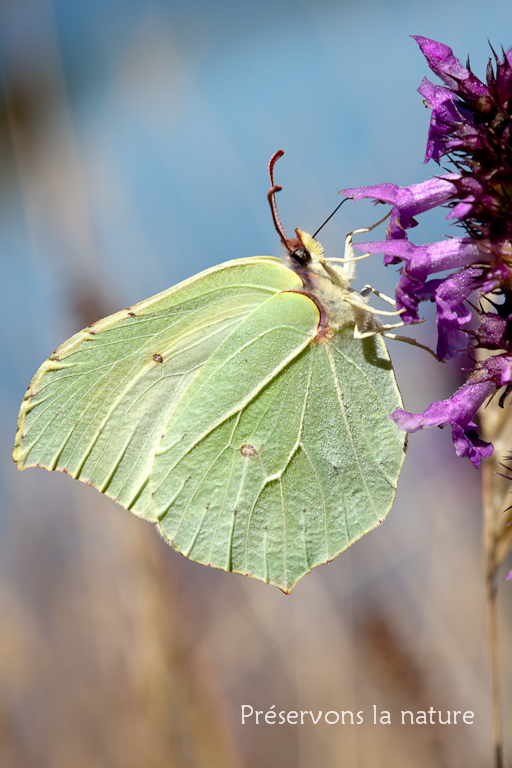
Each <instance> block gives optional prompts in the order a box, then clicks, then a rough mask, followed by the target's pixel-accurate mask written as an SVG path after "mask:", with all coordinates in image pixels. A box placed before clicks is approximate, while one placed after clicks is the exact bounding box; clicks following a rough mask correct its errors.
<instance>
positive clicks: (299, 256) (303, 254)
mask: <svg viewBox="0 0 512 768" xmlns="http://www.w3.org/2000/svg"><path fill="white" fill-rule="evenodd" d="M291 258H292V259H294V260H295V261H297V262H298V263H299V264H309V263H310V261H311V254H310V252H309V251H308V250H306V248H296V249H295V250H294V252H293V253H292V254H291Z"/></svg>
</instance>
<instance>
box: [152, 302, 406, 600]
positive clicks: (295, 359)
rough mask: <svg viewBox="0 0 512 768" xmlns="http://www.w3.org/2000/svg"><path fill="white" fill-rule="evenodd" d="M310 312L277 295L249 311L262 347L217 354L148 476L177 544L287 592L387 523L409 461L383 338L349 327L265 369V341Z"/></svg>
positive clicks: (165, 529)
mask: <svg viewBox="0 0 512 768" xmlns="http://www.w3.org/2000/svg"><path fill="white" fill-rule="evenodd" d="M308 301H309V300H308V299H305V297H303V296H299V295H298V294H293V293H284V294H281V295H280V296H277V297H275V298H273V299H272V301H271V302H268V303H267V304H266V305H265V307H261V308H260V310H259V311H258V312H257V313H255V314H254V316H253V317H252V318H251V321H252V322H254V323H255V324H257V331H256V329H255V327H253V328H252V329H251V332H250V334H249V337H250V338H251V339H256V338H258V339H260V340H262V339H264V338H265V337H266V338H267V342H265V343H264V346H263V348H262V350H261V352H260V351H259V349H258V345H257V343H256V342H254V348H253V349H252V351H249V347H248V346H247V345H246V343H245V341H246V338H245V337H244V336H243V335H242V332H243V333H245V331H246V330H247V329H246V328H242V327H241V328H240V329H237V332H236V333H235V334H233V337H232V338H231V339H230V340H229V343H226V344H225V345H224V346H223V347H220V348H219V350H218V352H217V353H216V355H215V356H214V358H212V360H211V361H209V362H208V364H207V366H205V368H204V369H203V370H202V371H201V374H199V375H198V376H197V378H196V379H195V381H194V384H193V386H192V387H191V388H190V390H189V392H188V393H187V400H184V401H183V402H182V403H181V404H180V405H181V410H177V411H176V412H175V414H174V415H173V418H172V419H171V422H170V423H169V424H168V425H167V428H166V432H165V435H164V436H163V438H162V441H161V443H160V445H159V447H158V449H157V452H156V456H155V461H154V464H153V469H152V473H151V487H152V491H153V495H154V500H155V506H156V509H157V515H158V517H159V520H160V530H161V532H162V534H163V535H164V537H165V538H167V539H168V540H169V541H170V542H171V543H172V544H173V546H174V547H176V548H177V549H179V550H180V551H181V552H183V553H184V554H186V555H187V556H188V557H190V558H192V559H193V560H196V561H198V562H202V563H205V564H208V565H213V566H216V567H220V568H224V569H225V570H232V571H236V572H238V573H244V574H247V575H250V576H254V577H256V578H259V579H262V580H263V581H266V582H270V583H271V584H274V585H276V586H278V587H280V588H281V589H282V590H283V591H285V592H290V591H291V590H292V588H293V586H294V585H295V583H296V582H297V581H298V580H299V579H300V578H301V577H302V576H303V575H304V574H305V573H307V572H308V571H310V570H311V568H313V567H314V566H315V565H318V564H320V563H325V562H327V561H329V560H331V559H332V558H334V557H335V556H336V555H337V554H339V552H341V551H342V550H344V549H346V548H347V547H348V546H350V544H352V543H353V542H354V541H355V540H356V539H358V538H360V537H361V536H362V535H363V534H364V533H366V532H367V531H369V530H371V529H372V528H373V527H375V526H376V525H378V524H379V523H380V522H381V521H382V520H383V519H384V517H385V516H386V514H387V512H388V510H389V508H390V507H391V504H392V502H393V499H394V496H395V491H396V485H397V479H398V475H399V472H400V468H401V466H402V462H403V458H404V439H405V436H404V433H403V432H402V431H401V430H400V429H398V428H397V427H396V425H395V424H394V423H393V422H392V421H391V420H390V419H389V413H390V412H391V411H392V410H393V409H394V408H395V407H397V406H398V405H399V404H400V402H401V400H400V395H399V392H398V389H397V386H396V383H395V380H394V375H393V371H392V368H391V363H390V360H389V357H388V355H387V350H386V347H385V344H384V342H383V340H382V339H381V338H379V337H373V338H370V339H366V340H364V341H358V340H355V339H354V338H353V329H351V328H346V329H344V330H343V331H342V332H340V333H338V334H336V336H335V337H334V338H333V339H331V340H329V341H327V340H323V341H319V340H314V339H312V340H311V341H310V342H309V343H307V344H306V345H305V346H304V347H303V348H302V350H301V351H300V352H299V353H298V354H294V355H293V356H288V357H287V356H286V355H285V354H284V351H283V350H281V349H279V351H278V354H277V356H276V359H275V360H274V361H272V359H271V358H272V355H271V354H270V350H271V349H272V344H270V343H269V339H268V335H267V334H269V333H270V332H271V329H273V330H274V333H275V335H273V342H272V343H274V344H275V343H277V340H278V338H279V337H280V336H281V335H283V338H282V339H281V340H280V341H281V342H282V341H283V340H284V338H285V336H286V334H284V331H283V324H285V319H286V318H290V317H293V319H294V324H295V323H297V328H296V329H294V331H293V333H296V332H297V329H298V327H300V325H301V323H299V322H298V318H299V317H301V316H302V317H303V318H304V319H305V318H306V317H307V315H308V313H309V311H310V310H311V309H312V308H313V303H312V302H310V306H309V307H308V304H307V302H308ZM270 304H272V314H269V309H270ZM306 325H307V324H306ZM278 328H280V331H278ZM226 361H229V362H228V365H229V370H227V368H225V367H224V363H225V362H226ZM254 366H255V367H256V369H257V372H256V369H255V367H254ZM230 389H231V390H236V394H235V392H234V391H230ZM224 397H225V398H226V402H227V403H229V406H230V407H229V408H227V407H225V406H223V405H221V404H220V403H219V398H220V400H221V401H222V399H223V398H224ZM220 414H222V415H220Z"/></svg>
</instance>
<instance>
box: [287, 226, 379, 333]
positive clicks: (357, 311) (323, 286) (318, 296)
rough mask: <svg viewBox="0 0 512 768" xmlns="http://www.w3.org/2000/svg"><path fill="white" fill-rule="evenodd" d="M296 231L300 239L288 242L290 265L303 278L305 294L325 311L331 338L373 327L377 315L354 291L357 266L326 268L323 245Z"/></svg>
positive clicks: (330, 265)
mask: <svg viewBox="0 0 512 768" xmlns="http://www.w3.org/2000/svg"><path fill="white" fill-rule="evenodd" d="M295 231H296V233H297V238H296V239H294V240H287V241H286V247H287V251H288V254H287V256H286V257H285V260H286V265H287V266H288V267H290V268H291V269H293V271H294V272H296V273H297V274H298V275H299V276H300V278H301V279H302V282H303V283H304V288H305V291H306V292H307V293H310V294H312V295H313V296H314V298H315V300H316V301H318V302H319V303H320V304H321V306H322V308H323V309H324V310H325V314H326V316H327V318H328V320H327V325H328V328H329V330H330V331H331V334H334V333H337V332H338V331H340V330H341V329H342V328H345V327H347V326H353V325H356V323H358V324H359V326H364V327H367V328H370V327H373V325H374V318H373V315H371V314H370V313H369V312H368V310H367V309H366V304H367V301H368V299H367V298H366V297H365V296H361V294H360V293H358V292H357V291H355V290H354V289H353V288H351V287H350V286H351V283H352V280H353V279H354V277H355V267H354V265H353V264H346V265H342V264H332V263H331V264H326V261H325V255H324V249H323V246H322V245H321V243H319V242H318V240H315V238H314V237H312V236H311V235H309V234H308V233H307V232H304V231H303V230H301V229H296V230H295Z"/></svg>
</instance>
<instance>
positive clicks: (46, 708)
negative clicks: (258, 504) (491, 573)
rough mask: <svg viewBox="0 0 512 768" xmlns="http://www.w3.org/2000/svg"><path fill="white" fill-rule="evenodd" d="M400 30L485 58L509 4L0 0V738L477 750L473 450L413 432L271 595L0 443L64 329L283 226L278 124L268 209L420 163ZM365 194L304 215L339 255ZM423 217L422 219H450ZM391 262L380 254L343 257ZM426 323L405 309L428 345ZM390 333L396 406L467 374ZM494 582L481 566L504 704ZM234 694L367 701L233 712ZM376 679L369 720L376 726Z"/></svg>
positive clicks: (416, 177) (482, 741)
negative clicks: (337, 539)
mask: <svg viewBox="0 0 512 768" xmlns="http://www.w3.org/2000/svg"><path fill="white" fill-rule="evenodd" d="M411 34H420V35H423V36H426V37H433V38H434V39H437V40H440V41H441V42H445V43H447V44H448V45H450V46H452V47H453V49H454V52H455V54H456V55H457V56H458V57H459V58H460V59H461V60H462V61H463V62H465V60H466V57H467V55H468V54H469V55H470V56H471V64H472V68H473V70H474V71H475V72H476V73H477V74H478V75H480V76H481V77H483V76H484V73H485V66H486V63H487V60H488V58H489V55H490V50H489V47H488V42H487V40H490V41H491V43H492V44H493V46H494V47H495V48H496V49H497V50H499V48H500V46H501V45H503V46H504V47H505V48H508V47H510V46H511V45H512V6H511V5H510V3H509V2H508V0H488V2H486V3H481V2H479V0H464V2H462V0H453V1H452V2H451V3H449V4H446V3H445V2H444V0H431V1H430V2H429V3H428V5H427V4H425V3H410V2H406V0H388V1H387V2H383V1H381V2H379V0H373V1H372V0H364V1H363V2H360V3H357V4H355V3H352V2H339V1H338V2H335V0H301V1H297V0H272V1H270V0H259V2H258V3H249V2H244V0H218V1H217V2H216V3H211V2H207V0H187V2H183V1H181V0H174V1H173V0H167V1H166V0H154V1H151V0H145V1H143V0H122V2H121V1H116V0H87V2H79V1H78V0H54V1H53V2H52V1H51V0H2V2H1V3H0V76H1V81H0V84H1V104H0V165H1V173H0V240H1V255H0V258H1V261H2V271H3V281H2V282H3V286H4V289H3V292H2V301H1V306H0V312H1V323H2V329H3V332H2V335H1V338H0V344H1V350H0V355H1V357H0V359H1V363H0V366H1V381H0V386H1V398H0V423H1V438H2V439H1V497H0V503H1V515H0V534H1V535H0V554H1V558H0V616H1V620H0V763H1V765H2V766H6V768H25V766H27V767H28V766H30V767H31V768H33V767H34V766H36V767H37V768H50V767H51V768H70V766H72V767H73V768H82V766H83V767H84V768H86V767H87V768H91V767H94V768H117V767H118V766H119V768H121V766H122V768H132V766H133V768H135V767H137V768H141V767H144V766H159V767H160V766H161V767H162V768H174V767H175V766H176V767H177V768H203V766H204V767H205V768H206V767H208V768H215V767H216V766H219V768H220V767H221V766H222V768H240V767H241V766H244V767H245V766H247V768H259V766H262V765H279V766H280V768H292V767H293V768H313V767H314V768H316V767H317V766H320V765H321V766H326V767H327V768H331V766H333V767H335V766H342V765H343V766H347V767H348V766H360V767H362V766H367V765H371V766H373V768H379V766H384V765H386V766H389V765H393V766H395V767H396V768H400V767H401V766H410V765H415V766H418V767H419V768H427V767H430V766H432V767H434V766H435V767H436V768H443V767H444V766H450V768H457V767H458V766H461V767H462V766H464V768H473V767H476V766H478V767H479V768H480V767H481V766H484V765H490V764H491V712H490V693H489V687H490V684H489V664H488V648H487V638H486V615H485V600H484V587H483V579H482V564H481V554H480V552H481V544H480V515H481V510H480V487H479V474H478V473H477V472H476V471H475V470H474V469H473V467H472V466H471V465H470V463H469V461H467V460H461V459H457V458H456V457H455V453H454V450H453V447H452V444H451V439H450V434H449V432H450V430H444V431H442V432H441V431H439V430H435V431H432V432H431V433H428V432H427V433H425V434H422V433H419V434H416V435H413V436H412V437H411V439H410V443H409V451H408V456H407V460H406V462H405V468H404V470H403V473H402V476H401V479H400V482H399V489H398V495H397V500H396V503H395V505H394V507H393V509H392V511H391V513H390V515H389V517H388V520H387V521H386V524H385V525H383V526H382V527H380V528H379V529H378V530H376V531H374V532H373V533H371V534H369V535H368V536H366V537H364V538H363V539H362V540H361V541H359V542H357V543H356V544H355V545H354V546H353V547H352V549H350V550H349V551H347V552H346V553H344V554H342V555H341V556H340V557H339V558H338V559H336V560H335V561H333V562H332V563H331V564H329V565H328V566H321V567H319V568H317V569H315V570H314V571H313V572H312V573H311V574H310V575H309V576H307V577H305V578H304V579H303V580H302V581H301V582H300V583H299V585H298V586H297V587H296V589H295V591H294V592H293V594H292V595H291V596H289V597H286V596H284V595H283V594H281V593H280V592H279V591H278V590H276V589H275V588H271V587H269V586H266V585H264V584H261V583H259V582H256V581H251V580H249V579H246V578H244V577H241V576H235V575H232V574H226V573H223V572H220V571H214V570H213V569H207V568H205V567H203V566H200V565H197V564H194V563H191V562H189V561H187V560H186V559H185V558H184V557H182V556H181V555H179V554H177V553H176V552H174V551H172V550H171V549H170V548H169V547H167V546H166V545H165V544H164V543H163V542H162V541H161V540H160V538H159V536H158V534H157V532H156V531H155V530H154V528H153V527H152V526H150V525H149V524H148V523H145V522H143V521H141V520H139V519H137V518H135V517H133V516H131V515H130V514H129V513H128V512H126V511H125V510H123V509H121V508H119V507H116V505H115V504H114V503H112V502H110V501H108V500H107V499H105V498H103V497H102V496H101V495H100V494H99V493H97V492H96V491H94V490H93V489H91V488H88V487H85V486H82V485H81V484H80V483H75V482H73V481H72V480H70V478H68V477H65V476H62V475H55V476H54V475H51V474H50V473H48V472H45V471H43V470H30V471H28V472H24V473H23V474H21V473H19V472H18V471H17V469H16V467H15V465H14V464H13V463H12V461H11V459H10V455H11V451H12V445H13V441H14V432H15V428H16V417H17V412H18V408H19V404H20V402H21V400H22V397H23V394H24V392H25V389H26V387H27V385H28V383H29V381H30V379H31V377H32V375H33V374H34V373H35V371H36V369H37V367H38V366H39V365H40V364H41V363H42V362H43V360H44V359H45V358H46V357H47V356H48V355H49V354H50V353H51V352H52V351H53V350H54V349H55V348H56V347H57V346H58V345H59V344H60V343H61V342H63V341H64V340H65V339H67V338H68V337H69V336H71V335H72V334H73V333H74V332H76V331H78V330H79V329H80V328H82V327H83V326H85V325H87V324H89V323H90V322H93V321H94V320H96V319H98V318H100V317H102V316H104V315H106V314H109V313H111V312H114V311H117V310H118V309H121V308H123V307H125V306H128V305H130V304H133V303H135V302H138V301H141V300H142V299H145V298H147V297H149V296H151V295H153V294H155V293H157V292H159V291H162V290H164V289H165V288H167V287H169V286H171V285H173V284H175V283H177V282H179V281H180V280H183V279H185V278H187V277H188V276H190V275H192V274H194V273H197V272H199V271H200V270H202V269H205V268H207V267H210V266H212V265H214V264H217V263H220V262H222V261H226V260H228V259H232V258H237V257H240V256H254V255H258V254H270V255H278V254H279V243H278V239H277V236H276V234H275V232H274V229H273V226H272V222H271V218H270V214H269V210H268V204H267V200H266V192H267V189H268V186H269V182H268V177H267V164H268V160H269V158H270V156H271V155H272V154H273V153H274V152H275V151H276V150H277V149H279V148H283V149H284V150H285V153H286V154H285V156H284V158H283V159H282V160H280V162H279V164H278V165H277V167H276V178H277V181H278V182H279V183H281V184H282V185H283V187H284V190H283V192H281V194H280V196H279V198H278V202H279V207H280V215H281V219H282V221H283V223H284V225H285V227H286V228H287V229H288V231H289V232H290V231H292V230H293V228H294V227H296V226H300V227H301V228H303V229H305V230H306V231H314V230H315V229H316V228H317V227H318V226H319V225H320V224H321V223H322V221H323V220H324V219H325V218H326V217H327V216H328V215H329V214H330V212H331V211H332V210H333V209H334V207H335V205H336V204H337V202H338V200H339V198H338V195H337V193H338V190H339V189H341V188H343V187H352V186H361V185H366V184H374V183H378V182H384V181H392V182H395V183H398V184H402V185H405V184H410V183H413V182H417V181H421V180H423V179H426V178H428V177H429V176H430V175H431V174H436V173H438V172H439V171H438V169H437V166H432V167H430V166H429V167H425V166H423V164H422V160H423V155H424V147H425V141H426V135H427V127H428V120H429V113H428V112H427V111H426V110H425V108H424V106H423V104H422V100H421V97H420V96H419V95H418V94H417V93H416V89H417V88H418V86H419V84H420V82H421V79H422V77H423V76H424V75H427V74H428V72H427V66H426V64H425V62H424V59H423V57H422V55H421V53H420V51H419V49H418V48H417V46H416V44H415V43H414V41H413V40H411V38H410V37H409V35H411ZM376 218H378V214H376V212H375V211H374V209H373V207H372V205H371V204H369V203H364V202H363V203H358V204H354V203H347V204H346V205H345V206H343V208H342V209H341V211H340V212H339V213H338V214H337V215H336V217H335V218H334V219H333V220H332V221H331V222H329V224H328V226H327V227H326V228H325V230H324V231H323V232H322V237H321V240H322V243H323V245H324V246H325V247H326V250H328V252H329V254H330V255H341V251H342V247H343V238H344V235H345V233H346V232H347V231H349V230H351V229H354V228H357V227H363V226H367V225H369V224H372V223H374V221H375V220H376ZM423 218H424V219H425V223H422V226H421V227H419V228H418V229H417V230H416V231H415V233H414V237H415V238H416V241H417V242H426V241H431V240H435V239H437V238H439V237H440V236H441V235H442V234H450V233H452V234H453V233H454V232H453V228H450V226H449V223H448V222H446V221H445V220H444V219H443V216H442V215H441V216H439V215H434V214H433V215H431V216H429V217H423ZM376 234H377V237H379V238H380V237H383V233H376ZM395 280H396V275H395V274H394V272H393V268H390V269H388V270H386V269H384V268H383V267H382V264H381V261H380V260H379V258H378V257H375V258H374V259H368V260H367V261H366V262H364V263H363V264H362V265H361V268H360V269H359V277H358V283H357V285H359V286H362V285H363V284H364V283H365V282H372V284H373V285H375V286H376V287H378V288H380V289H381V290H384V291H385V292H390V291H392V290H393V285H394V281H395ZM357 285H356V287H357ZM430 326H431V324H430V323H426V324H425V325H424V326H421V327H419V328H417V329H416V332H415V335H416V336H417V337H418V338H420V339H421V340H422V341H423V342H426V343H430V344H433V343H434V329H433V328H431V327H430ZM391 344H392V348H391V354H392V357H393V361H394V364H395V369H396V372H397V377H398V381H399V385H400V387H401V390H402V394H403V396H404V401H405V406H406V408H407V409H408V410H411V411H417V410H421V409H423V408H424V407H426V405H428V403H429V402H431V401H432V400H433V399H439V398H442V397H447V396H448V395H449V394H450V393H451V392H452V391H453V389H454V387H456V386H458V383H459V381H462V379H459V377H460V373H459V371H458V370H457V367H453V366H452V367H451V366H448V365H447V366H443V367H442V368H441V366H439V365H438V364H436V363H435V362H434V361H433V360H431V359H429V357H428V355H426V354H424V353H422V352H421V351H420V350H416V349H412V348H410V347H409V346H408V345H400V344H399V343H396V342H395V343H394V344H393V343H391ZM509 568H510V562H509ZM505 572H506V570H505V569H504V571H503V573H505ZM511 589H512V587H511V586H510V585H504V584H500V593H501V596H500V603H499V611H500V613H499V621H500V639H501V657H502V672H503V699H504V712H505V722H507V720H508V722H510V716H511V713H512V685H511V683H512V661H511V658H512V657H511V654H510V643H511V641H512V599H511V594H512V593H511V591H510V590H511ZM244 704H247V705H251V706H253V707H254V709H258V710H263V711H266V710H267V709H268V708H269V707H271V706H272V705H274V704H275V705H276V709H277V711H279V710H281V709H284V710H294V709H299V710H301V709H307V710H310V709H311V710H323V711H324V712H325V711H327V710H331V709H332V710H353V711H355V712H357V711H359V710H363V711H364V714H365V722H364V723H363V724H361V725H357V726H356V725H354V726H350V725H345V726H341V725H327V724H325V723H323V724H321V723H319V724H318V725H316V726H315V725H313V724H309V725H304V726H293V725H274V726H271V725H264V724H260V725H259V726H257V725H255V724H246V725H242V722H241V706H242V705H244ZM374 704H375V705H376V706H377V709H378V710H388V711H389V712H390V713H391V724H390V725H373V724H372V722H371V714H372V706H373V705H374ZM429 707H433V708H434V709H435V710H442V711H443V717H444V716H445V715H444V713H445V712H446V710H462V711H465V710H472V711H473V712H474V713H475V719H474V724H473V725H457V726H448V725H444V726H430V725H429V726H426V725H423V726H421V725H415V726H402V725H401V724H400V710H402V709H408V710H414V711H416V710H428V709H429ZM506 739H508V742H506V749H505V755H508V760H510V759H511V754H512V741H511V737H510V735H509V734H508V733H506Z"/></svg>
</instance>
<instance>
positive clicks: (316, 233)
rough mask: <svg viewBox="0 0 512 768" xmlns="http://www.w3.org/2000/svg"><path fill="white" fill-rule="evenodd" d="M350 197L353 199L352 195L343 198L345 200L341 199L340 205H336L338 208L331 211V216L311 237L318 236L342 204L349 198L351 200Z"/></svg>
mask: <svg viewBox="0 0 512 768" xmlns="http://www.w3.org/2000/svg"><path fill="white" fill-rule="evenodd" d="M350 199H351V198H350V197H345V198H343V200H342V201H341V203H340V204H339V205H337V206H336V208H335V209H334V211H333V212H332V213H331V215H330V216H328V217H327V218H326V220H325V221H324V223H323V224H321V225H320V226H319V227H318V229H317V231H316V232H315V234H314V235H311V237H314V238H316V236H317V235H318V233H319V232H320V230H321V229H323V228H324V227H325V225H326V224H327V222H328V221H330V220H331V219H332V217H333V216H334V214H335V213H336V211H339V209H340V208H341V206H342V205H343V203H346V202H347V200H350Z"/></svg>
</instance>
